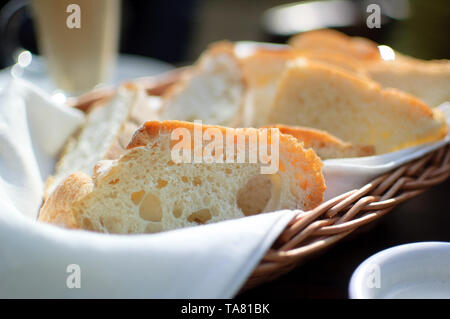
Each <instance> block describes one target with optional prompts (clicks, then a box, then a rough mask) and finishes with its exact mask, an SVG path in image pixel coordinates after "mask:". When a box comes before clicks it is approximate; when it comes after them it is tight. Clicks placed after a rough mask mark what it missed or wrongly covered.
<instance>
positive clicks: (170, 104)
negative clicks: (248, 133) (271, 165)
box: [159, 42, 246, 126]
mask: <svg viewBox="0 0 450 319" xmlns="http://www.w3.org/2000/svg"><path fill="white" fill-rule="evenodd" d="M245 88H246V85H245V82H244V77H243V74H242V68H241V66H240V64H239V61H238V59H237V58H236V56H235V54H234V45H233V44H232V43H228V42H219V43H216V44H213V45H212V46H211V47H210V48H209V49H208V50H207V51H206V52H205V53H203V54H202V56H201V57H200V59H199V61H198V62H197V63H196V64H195V66H194V67H193V68H192V69H191V70H187V71H186V72H184V73H183V75H182V77H181V79H180V80H178V82H177V83H176V84H174V85H173V86H172V87H171V88H170V89H169V90H167V92H166V93H165V94H164V95H163V99H164V102H163V106H162V108H161V111H160V113H159V117H160V119H161V120H182V121H190V122H193V121H194V120H202V121H203V123H205V124H213V125H226V126H238V124H239V119H240V113H241V111H242V107H243V104H244V100H245Z"/></svg>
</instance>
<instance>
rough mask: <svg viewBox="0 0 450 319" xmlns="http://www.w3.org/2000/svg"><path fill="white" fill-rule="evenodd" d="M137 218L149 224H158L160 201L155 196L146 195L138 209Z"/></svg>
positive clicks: (160, 217) (160, 213)
mask: <svg viewBox="0 0 450 319" xmlns="http://www.w3.org/2000/svg"><path fill="white" fill-rule="evenodd" d="M139 216H141V218H142V219H144V220H148V221H151V222H160V221H161V219H162V208H161V201H160V200H159V198H158V197H157V196H156V195H153V194H147V195H146V196H145V197H144V199H143V200H142V203H141V206H140V207H139Z"/></svg>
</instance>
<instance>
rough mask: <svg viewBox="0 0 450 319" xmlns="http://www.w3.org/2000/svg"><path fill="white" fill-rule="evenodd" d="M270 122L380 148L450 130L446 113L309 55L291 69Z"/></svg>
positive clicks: (386, 149) (392, 147) (388, 148)
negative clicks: (311, 58)
mask: <svg viewBox="0 0 450 319" xmlns="http://www.w3.org/2000/svg"><path fill="white" fill-rule="evenodd" d="M269 122H271V123H280V124H286V125H298V126H306V127H313V128H317V129H321V130H326V131H328V132H330V133H331V134H333V135H335V136H337V137H338V138H340V139H342V140H344V141H349V142H351V143H353V144H357V145H374V146H375V151H376V153H377V154H382V153H386V152H391V151H394V150H399V149H402V148H405V147H410V146H414V145H418V144H421V143H425V142H432V141H436V140H439V139H441V138H443V137H444V136H445V135H446V134H447V125H446V123H445V119H444V116H443V114H442V113H441V112H439V110H437V109H430V108H429V107H428V106H427V105H426V104H424V103H423V102H421V101H420V100H418V99H416V98H415V97H413V96H412V95H409V94H406V93H403V92H401V91H398V90H395V89H382V88H381V87H380V85H379V84H377V83H376V82H373V81H370V80H367V79H365V78H361V77H357V76H355V75H354V74H352V73H348V72H344V71H342V70H341V69H337V68H336V69H335V68H332V67H330V66H329V65H323V64H320V63H313V62H311V61H306V60H299V61H296V62H294V63H292V64H291V65H290V66H289V67H288V68H287V69H286V71H285V73H284V75H283V78H282V80H281V82H280V85H279V87H278V90H277V95H276V98H275V102H274V107H273V109H272V111H271V113H270V115H269Z"/></svg>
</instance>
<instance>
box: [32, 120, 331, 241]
mask: <svg viewBox="0 0 450 319" xmlns="http://www.w3.org/2000/svg"><path fill="white" fill-rule="evenodd" d="M180 129H181V130H183V131H185V132H189V134H190V136H188V137H186V139H184V137H183V139H179V138H176V139H175V140H174V139H173V138H172V136H173V134H174V132H177V130H180ZM194 129H195V126H194V124H192V123H188V122H178V121H165V122H147V123H145V125H144V126H142V127H141V128H140V129H139V130H138V131H137V132H136V133H135V135H134V137H133V139H132V141H131V142H130V144H129V145H128V151H127V152H126V153H125V154H124V155H123V156H122V157H121V158H120V159H118V160H115V161H106V162H105V161H103V162H100V163H99V164H98V165H97V167H96V171H95V174H94V176H93V177H92V178H91V177H89V176H87V175H86V174H85V173H82V172H78V173H75V174H72V175H71V176H69V177H68V178H67V179H66V180H65V181H64V182H63V183H62V184H61V185H60V186H59V187H58V188H57V189H56V190H55V192H54V193H53V194H52V195H51V196H50V198H49V199H48V200H47V201H46V202H45V204H44V206H43V207H42V208H41V211H40V215H39V221H42V222H48V223H53V224H58V225H61V226H64V227H68V228H79V229H80V228H81V229H89V230H94V231H99V232H106V233H154V232H159V231H163V230H169V229H175V228H179V227H185V226H193V225H197V224H204V223H211V222H218V221H221V220H225V219H230V218H238V217H243V216H246V215H253V214H257V213H261V212H269V211H275V210H279V209H304V210H307V209H311V208H314V207H316V206H317V205H318V204H319V203H321V201H322V200H323V194H324V190H325V184H324V178H323V175H322V172H321V167H322V162H321V161H320V159H319V158H318V157H317V155H316V154H315V153H314V151H312V150H305V149H304V148H303V147H302V144H301V143H299V142H298V141H297V140H296V139H295V138H293V137H292V136H290V135H284V134H279V130H277V129H272V130H268V129H265V132H267V140H268V142H269V144H270V143H275V139H276V138H277V137H278V141H279V165H280V169H279V170H278V171H277V172H276V173H274V174H261V167H262V165H263V164H262V163H261V162H256V163H236V156H237V155H236V154H234V157H231V159H233V161H232V162H229V163H228V162H225V163H217V162H212V163H205V162H201V163H176V162H174V160H173V156H172V151H173V149H174V147H175V145H177V144H178V143H183V145H184V143H188V144H190V143H191V142H192V141H193V139H192V136H194ZM201 129H202V131H201V132H203V133H206V132H207V130H210V129H214V130H215V131H216V132H220V133H221V134H223V136H227V137H228V136H231V138H230V139H227V138H225V140H222V141H225V143H226V141H233V140H236V139H238V138H239V136H245V135H246V134H260V133H262V132H263V129H230V128H224V127H218V126H206V125H203V126H202V127H201ZM227 134H228V135H227ZM206 144H207V143H206ZM206 144H205V142H203V147H205V146H206ZM227 146H230V145H228V144H225V145H224V147H225V148H224V149H226V148H227ZM245 146H246V148H247V151H251V150H252V149H253V150H255V149H254V147H256V146H255V145H251V144H250V143H246V145H245ZM194 149H195V145H194ZM217 151H218V149H217ZM222 155H223V157H222ZM218 158H222V160H223V159H224V158H225V153H222V154H220V155H219V157H218Z"/></svg>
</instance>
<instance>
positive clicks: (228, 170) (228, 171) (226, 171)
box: [225, 168, 233, 174]
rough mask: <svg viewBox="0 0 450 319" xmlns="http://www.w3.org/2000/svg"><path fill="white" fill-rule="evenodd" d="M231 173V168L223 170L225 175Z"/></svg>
mask: <svg viewBox="0 0 450 319" xmlns="http://www.w3.org/2000/svg"><path fill="white" fill-rule="evenodd" d="M232 172H233V171H232V170H231V168H226V169H225V173H227V174H231V173H232Z"/></svg>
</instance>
